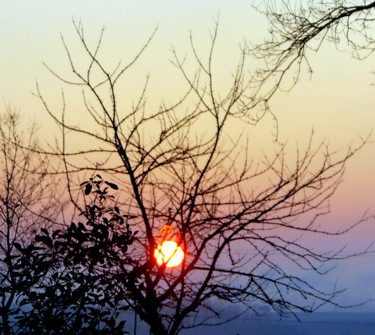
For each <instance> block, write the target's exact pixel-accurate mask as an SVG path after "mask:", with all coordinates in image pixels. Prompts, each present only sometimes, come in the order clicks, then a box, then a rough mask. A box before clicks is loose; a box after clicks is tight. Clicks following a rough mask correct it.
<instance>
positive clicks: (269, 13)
mask: <svg viewBox="0 0 375 335" xmlns="http://www.w3.org/2000/svg"><path fill="white" fill-rule="evenodd" d="M256 8H257V10H258V11H259V12H261V13H262V14H263V15H265V16H266V17H267V19H268V21H269V24H270V28H269V33H270V37H269V38H267V39H266V40H265V41H264V42H263V43H260V44H258V45H255V46H252V47H249V49H248V51H249V53H250V54H252V55H253V56H254V57H257V58H259V59H262V60H264V61H265V66H264V67H263V70H262V71H260V72H261V75H260V77H259V78H258V79H259V81H260V82H261V86H265V87H267V90H265V91H263V97H264V98H265V99H269V97H270V96H272V94H273V93H274V92H275V91H276V90H277V89H278V87H279V85H280V84H281V82H282V81H283V80H284V78H285V77H286V75H287V73H290V72H291V73H293V77H292V78H291V79H292V81H291V86H290V87H293V86H294V85H295V84H296V82H297V81H298V78H299V75H300V72H301V69H302V66H306V67H307V69H308V70H309V71H311V72H312V69H311V66H310V64H309V60H308V53H309V52H311V51H314V52H317V51H318V50H319V49H320V47H321V45H322V44H323V42H324V41H328V42H332V43H334V44H335V45H336V46H337V47H338V48H339V47H340V46H341V44H343V43H344V42H346V46H345V47H348V48H349V49H350V50H351V51H352V55H353V57H355V58H357V59H365V58H367V57H369V56H370V55H371V54H372V53H373V52H374V50H375V39H374V36H373V34H372V29H373V27H372V25H373V18H374V12H375V2H374V1H367V0H365V1H361V3H357V2H355V1H350V0H337V1H307V2H299V1H289V0H282V1H274V0H269V1H263V2H262V5H259V6H257V7H256ZM270 82H272V84H270ZM266 83H267V84H266ZM289 83H290V82H289Z"/></svg>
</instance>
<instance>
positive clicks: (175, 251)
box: [154, 241, 185, 268]
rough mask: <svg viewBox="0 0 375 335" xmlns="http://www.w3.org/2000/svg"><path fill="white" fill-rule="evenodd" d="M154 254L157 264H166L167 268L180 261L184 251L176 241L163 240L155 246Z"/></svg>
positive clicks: (178, 263) (176, 264)
mask: <svg viewBox="0 0 375 335" xmlns="http://www.w3.org/2000/svg"><path fill="white" fill-rule="evenodd" d="M154 256H155V258H156V262H157V263H158V264H159V265H163V264H166V265H165V266H166V267H167V268H172V267H174V266H178V265H180V264H181V263H182V261H183V259H184V256H185V253H184V252H183V250H182V248H181V247H180V246H178V245H177V243H176V242H173V241H164V242H163V243H162V244H161V245H160V244H159V245H158V246H157V248H156V249H155V253H154Z"/></svg>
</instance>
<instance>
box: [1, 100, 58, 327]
mask: <svg viewBox="0 0 375 335" xmlns="http://www.w3.org/2000/svg"><path fill="white" fill-rule="evenodd" d="M36 148H38V141H37V128H36V125H35V124H32V125H31V126H30V127H29V128H26V129H22V124H21V117H20V114H19V113H18V112H16V111H15V110H14V108H12V107H11V106H9V105H7V106H6V110H5V111H4V112H3V113H2V114H1V115H0V310H1V313H0V316H1V322H0V331H2V332H3V333H4V334H10V331H11V329H12V324H13V320H11V317H10V316H12V315H14V314H17V302H18V300H19V299H20V297H21V296H22V291H23V290H24V289H27V287H29V286H30V285H32V284H33V282H34V279H33V278H31V277H30V276H29V275H28V274H26V273H21V272H20V271H19V267H18V266H19V262H18V261H19V259H18V256H19V255H20V252H19V249H20V248H22V247H23V246H25V245H27V244H29V243H30V241H31V240H32V239H33V237H34V235H35V232H37V231H39V229H40V228H41V227H48V226H50V225H51V224H52V223H54V222H56V218H57V216H58V214H59V213H60V207H61V203H60V202H58V201H56V199H57V196H58V194H59V192H58V188H57V187H56V184H57V182H58V181H57V179H56V178H54V175H51V174H50V172H51V169H50V168H51V161H50V159H49V158H46V157H45V156H43V155H40V154H37V153H35V152H34V150H35V149H36ZM52 189H54V192H53V193H52V191H51V190H52ZM54 195H55V196H56V198H55V197H54Z"/></svg>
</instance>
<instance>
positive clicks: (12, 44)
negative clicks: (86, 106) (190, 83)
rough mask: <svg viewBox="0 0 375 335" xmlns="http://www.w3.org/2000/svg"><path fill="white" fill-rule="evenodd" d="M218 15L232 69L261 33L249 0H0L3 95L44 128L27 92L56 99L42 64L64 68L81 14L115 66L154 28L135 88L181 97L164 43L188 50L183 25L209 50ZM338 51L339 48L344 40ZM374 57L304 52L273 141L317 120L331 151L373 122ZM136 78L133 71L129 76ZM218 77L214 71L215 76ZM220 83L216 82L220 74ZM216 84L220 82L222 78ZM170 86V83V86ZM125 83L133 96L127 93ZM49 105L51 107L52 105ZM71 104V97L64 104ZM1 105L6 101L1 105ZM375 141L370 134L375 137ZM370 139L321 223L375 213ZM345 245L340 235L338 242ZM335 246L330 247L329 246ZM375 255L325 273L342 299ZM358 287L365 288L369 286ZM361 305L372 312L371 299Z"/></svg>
mask: <svg viewBox="0 0 375 335" xmlns="http://www.w3.org/2000/svg"><path fill="white" fill-rule="evenodd" d="M218 15H219V22H220V26H219V39H218V47H217V52H216V60H215V62H216V66H217V67H218V68H220V69H221V68H222V69H223V78H222V80H223V85H224V84H225V82H224V78H225V73H226V74H230V71H231V70H232V69H234V68H235V66H236V60H237V58H238V52H239V45H240V44H241V43H242V41H243V39H247V40H248V41H251V42H255V41H260V40H261V39H262V37H263V36H266V34H267V23H266V21H265V19H264V18H262V17H260V16H259V15H258V14H257V13H255V11H254V10H253V9H252V8H251V1H250V0H248V1H246V0H237V1H235V2H234V1H229V0H226V1H225V0H216V1H202V0H200V1H198V0H189V1H186V0H181V1H171V0H159V1H156V0H153V1H152V0H140V1H134V0H133V1H128V0H118V1H106V2H104V1H93V0H85V1H76V0H75V1H73V0H69V1H67V0H65V1H57V0H55V1H51V0H48V1H47V0H44V1H28V0H18V1H1V2H0V46H1V52H0V92H1V97H2V98H3V100H4V101H5V102H7V103H10V104H11V105H13V106H15V107H17V108H19V109H20V110H21V112H22V113H23V114H25V115H26V117H27V118H33V117H35V118H36V119H37V120H38V122H39V123H41V124H42V133H43V134H48V129H49V127H48V122H50V121H48V119H47V116H46V115H45V112H44V111H43V109H42V106H41V105H40V102H39V101H38V100H37V99H36V98H35V97H33V96H32V94H31V92H32V91H33V90H34V89H35V82H36V81H38V82H39V84H40V86H41V88H42V90H43V92H44V95H45V96H46V97H47V99H48V100H49V101H50V102H51V104H52V105H53V107H56V108H58V106H59V103H60V99H59V96H60V90H61V86H62V85H61V83H59V82H58V81H57V80H56V79H55V78H53V77H52V76H51V75H50V73H48V71H47V70H46V69H45V68H44V67H43V65H42V61H45V62H46V63H48V64H49V65H50V66H51V67H52V68H54V69H56V71H57V72H60V73H64V71H65V73H66V70H67V69H68V63H67V59H66V57H65V54H64V49H63V47H62V44H61V40H60V33H62V34H63V35H64V37H65V39H66V41H67V42H68V44H69V45H71V47H72V50H75V47H76V46H77V42H76V37H75V35H74V31H73V25H72V17H73V18H75V19H76V20H80V19H81V21H82V23H83V24H84V28H85V31H86V34H87V38H88V40H89V41H90V40H91V41H95V38H96V37H97V36H98V34H99V32H100V29H101V27H102V26H103V25H105V26H106V32H105V37H104V44H103V50H104V51H103V59H104V60H105V62H106V63H108V64H115V63H117V61H118V60H119V59H123V60H124V61H125V62H126V60H129V59H131V57H132V55H134V53H135V52H136V51H137V50H138V49H139V48H140V47H141V46H142V45H143V43H144V41H145V40H146V39H147V37H148V36H149V35H150V34H151V32H152V31H153V29H154V28H155V27H156V26H158V32H157V35H156V37H155V38H154V40H153V41H152V43H151V45H150V48H149V50H148V51H146V53H145V55H144V56H143V57H142V59H141V61H140V62H139V65H137V67H136V68H135V73H134V75H130V79H131V80H132V82H131V83H132V85H131V87H132V89H134V92H136V91H137V89H138V90H139V88H141V87H142V81H140V80H139V78H141V79H142V78H144V76H145V75H147V74H148V73H150V74H151V85H150V90H149V98H150V99H151V100H152V99H155V101H159V100H160V99H161V98H162V97H166V98H169V97H173V96H174V94H178V93H179V92H178V91H175V90H176V89H177V90H178V89H179V87H178V85H176V82H177V83H178V81H176V80H177V79H176V78H175V76H176V75H177V72H176V70H175V69H174V68H173V66H172V65H171V64H170V62H169V59H171V52H170V48H171V45H174V46H175V47H176V49H177V51H178V52H180V53H181V54H182V55H183V54H185V53H188V52H189V51H190V50H189V43H188V42H189V41H188V36H189V31H190V30H191V31H192V33H193V35H194V36H195V37H196V45H197V49H198V50H202V52H205V51H207V46H208V42H209V37H208V36H209V35H208V32H209V30H210V29H211V28H212V27H213V19H214V18H216V17H217V16H218ZM342 49H345V45H343V46H342ZM373 57H374V56H372V57H370V58H369V59H368V60H367V61H357V60H354V59H352V58H351V56H350V53H349V52H339V51H337V50H336V49H335V47H334V46H332V45H329V44H326V45H325V46H324V47H323V48H322V49H321V51H320V53H319V54H311V55H310V61H311V65H312V67H313V70H314V74H313V76H312V79H311V80H310V79H309V76H308V74H307V73H304V74H303V75H302V77H301V81H300V82H299V84H298V85H297V86H296V87H295V88H294V89H293V90H292V91H291V92H290V93H278V94H277V95H276V96H275V97H274V99H273V100H272V108H273V111H274V112H275V114H276V115H277V117H278V119H279V125H280V138H281V140H286V139H287V138H289V143H290V144H291V145H292V146H293V145H294V144H295V143H299V144H301V143H305V142H306V134H309V133H310V131H311V129H312V127H314V129H315V132H316V135H317V138H318V139H322V138H326V139H329V141H330V143H331V144H332V148H342V149H343V150H345V148H346V147H347V146H348V145H349V144H350V143H354V144H355V143H358V137H359V136H363V137H365V136H366V135H367V134H368V133H369V132H370V131H371V130H372V129H373V128H374V126H375V110H374V106H375V101H374V100H375V94H374V93H375V86H372V84H373V83H375V75H373V74H371V73H370V71H371V70H374V68H373V64H374V63H373ZM132 76H133V77H132ZM219 78H220V76H219ZM219 80H220V79H219ZM219 85H221V83H219ZM176 86H177V87H176ZM132 89H130V93H132V92H133V91H132ZM55 104H56V105H55ZM71 104H72V106H73V107H74V106H75V105H74V104H75V102H74V101H72V102H71ZM2 108H5V104H3V105H2ZM372 139H373V140H375V134H374V135H373V136H372ZM374 171H375V145H374V144H373V143H372V144H369V145H368V146H367V147H366V148H364V149H363V150H362V151H361V152H360V153H359V154H357V155H356V156H355V157H354V158H353V159H352V160H351V161H350V162H349V164H348V167H347V171H346V174H345V180H344V182H343V183H342V185H341V187H340V189H339V190H338V192H337V194H336V195H335V197H334V198H333V200H332V203H331V205H332V214H331V215H330V216H329V217H327V219H326V220H328V221H329V223H330V224H334V225H335V226H340V225H348V224H350V223H351V222H353V220H356V219H358V218H360V216H361V215H362V213H363V212H364V211H365V210H366V209H370V211H371V212H372V213H374V212H375V203H374V199H375V172H374ZM374 237H375V228H374V221H372V222H369V223H368V224H365V225H363V226H362V227H361V228H358V229H357V230H356V231H353V233H352V234H351V235H350V237H349V236H347V237H346V242H349V248H350V249H348V250H355V249H356V247H362V246H363V245H366V243H368V242H369V241H370V240H374ZM333 243H337V245H342V243H343V241H341V240H339V241H335V242H333ZM335 245H336V244H335ZM374 261H375V255H372V256H366V257H360V258H358V259H357V260H353V261H348V262H345V263H342V264H340V265H339V266H338V268H337V269H336V270H335V271H334V272H332V273H331V274H330V275H329V277H328V278H330V280H332V282H330V283H333V280H334V279H337V278H339V280H340V281H339V283H341V284H342V285H343V286H350V291H348V293H347V294H346V295H345V296H344V297H343V301H344V302H349V303H354V302H357V301H358V299H366V298H368V297H369V296H371V297H372V298H374V299H375V293H374V292H375V262H374ZM365 285H368V286H367V287H368V289H366V288H365V287H366V286H365ZM364 308H371V309H374V310H375V303H372V304H369V305H367V307H364Z"/></svg>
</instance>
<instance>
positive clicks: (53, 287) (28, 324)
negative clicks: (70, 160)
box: [14, 176, 134, 334]
mask: <svg viewBox="0 0 375 335" xmlns="http://www.w3.org/2000/svg"><path fill="white" fill-rule="evenodd" d="M103 185H109V186H110V187H111V188H113V189H116V188H117V185H115V184H112V183H109V182H105V181H103V180H102V179H101V177H100V176H97V177H95V179H94V178H92V179H90V181H89V182H86V183H83V186H84V192H85V194H86V195H89V194H90V193H92V194H94V199H93V202H92V203H91V204H90V205H88V206H86V210H85V211H84V212H83V213H82V216H83V217H84V218H85V223H82V222H78V223H74V222H73V223H71V225H70V226H69V227H68V228H67V229H65V230H54V231H52V230H51V231H49V230H47V229H42V230H41V234H40V235H37V236H36V237H35V241H34V242H33V243H32V244H30V245H29V246H28V247H26V248H23V247H22V246H21V245H18V244H17V245H16V247H17V249H18V251H19V253H18V255H17V259H16V270H17V272H16V276H17V277H18V278H19V280H18V283H19V286H20V287H19V291H20V292H21V294H20V296H22V298H21V299H20V301H19V304H18V306H17V308H15V310H14V312H15V314H16V317H15V324H14V329H16V330H17V333H18V334H67V333H71V334H124V333H125V332H124V326H125V321H119V318H118V316H119V314H120V312H121V311H122V310H126V309H127V305H126V303H124V293H123V292H122V291H121V289H120V288H119V287H118V286H117V285H116V282H117V279H116V276H117V274H118V272H119V270H118V268H119V267H121V266H123V264H126V263H127V262H129V259H128V256H127V250H128V247H129V245H130V244H131V243H132V240H133V238H134V235H133V234H132V232H131V231H130V229H129V225H128V224H127V223H126V221H125V220H124V218H123V217H122V216H121V214H120V211H119V209H118V208H117V207H110V206H108V205H107V204H106V201H107V200H108V199H110V198H111V197H112V196H111V195H109V194H108V187H103ZM88 190H89V191H88Z"/></svg>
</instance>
